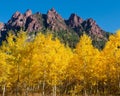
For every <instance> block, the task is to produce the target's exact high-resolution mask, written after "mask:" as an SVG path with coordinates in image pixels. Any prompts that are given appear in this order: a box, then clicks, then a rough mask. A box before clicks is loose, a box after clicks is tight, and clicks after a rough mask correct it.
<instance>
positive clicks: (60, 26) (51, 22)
mask: <svg viewBox="0 0 120 96" xmlns="http://www.w3.org/2000/svg"><path fill="white" fill-rule="evenodd" d="M47 24H48V28H50V29H52V30H54V31H59V30H67V25H66V24H65V21H64V19H63V18H62V17H61V16H60V15H59V14H58V13H57V12H56V11H55V9H54V8H52V9H51V10H49V11H48V13H47Z"/></svg>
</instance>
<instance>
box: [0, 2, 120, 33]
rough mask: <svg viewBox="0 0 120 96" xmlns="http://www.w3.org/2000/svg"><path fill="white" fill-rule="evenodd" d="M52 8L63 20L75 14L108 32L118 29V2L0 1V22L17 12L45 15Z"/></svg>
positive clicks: (119, 11)
mask: <svg viewBox="0 0 120 96" xmlns="http://www.w3.org/2000/svg"><path fill="white" fill-rule="evenodd" d="M52 7H54V8H55V9H56V11H57V12H58V13H59V14H60V15H61V16H62V17H63V18H65V19H67V18H69V16H70V14H71V13H76V14H77V15H79V16H80V17H82V18H83V19H87V18H93V19H94V20H95V21H96V22H97V24H98V25H99V26H100V27H101V28H102V29H104V30H106V31H108V32H115V31H116V30H118V29H120V0H1V1H0V21H1V22H7V21H8V20H9V19H10V18H11V16H12V14H13V13H15V12H16V11H17V10H18V11H20V12H22V13H24V12H25V11H26V10H27V9H31V10H32V11H33V13H35V12H38V11H39V12H41V13H47V11H48V10H49V9H50V8H52Z"/></svg>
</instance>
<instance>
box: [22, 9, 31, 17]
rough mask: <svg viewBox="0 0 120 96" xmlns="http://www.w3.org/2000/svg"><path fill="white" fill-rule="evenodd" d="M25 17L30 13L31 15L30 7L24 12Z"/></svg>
mask: <svg viewBox="0 0 120 96" xmlns="http://www.w3.org/2000/svg"><path fill="white" fill-rule="evenodd" d="M24 15H25V17H29V16H30V15H32V11H31V10H30V9H28V10H27V11H26V12H25V14H24Z"/></svg>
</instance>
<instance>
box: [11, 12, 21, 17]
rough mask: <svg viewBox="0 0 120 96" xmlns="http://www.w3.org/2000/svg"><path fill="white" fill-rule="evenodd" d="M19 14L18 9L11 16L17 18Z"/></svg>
mask: <svg viewBox="0 0 120 96" xmlns="http://www.w3.org/2000/svg"><path fill="white" fill-rule="evenodd" d="M20 15H21V13H20V12H19V11H16V12H15V13H14V14H13V16H12V18H17V17H19V16H20Z"/></svg>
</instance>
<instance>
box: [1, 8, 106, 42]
mask: <svg viewBox="0 0 120 96" xmlns="http://www.w3.org/2000/svg"><path fill="white" fill-rule="evenodd" d="M20 29H22V30H24V31H27V32H29V33H30V32H38V31H40V30H43V29H49V30H52V31H55V32H59V31H68V33H69V32H71V30H72V31H74V32H75V33H76V34H77V35H78V36H81V34H83V32H86V34H88V35H89V36H91V37H92V39H93V40H95V41H99V40H104V41H106V40H107V37H106V34H107V33H106V32H105V31H104V30H102V29H101V28H100V27H99V26H98V25H97V24H96V22H95V20H93V19H92V18H89V19H87V20H83V19H82V18H81V17H79V16H78V15H77V14H74V13H73V14H71V15H70V17H69V19H68V20H64V19H63V18H62V17H61V16H60V15H59V14H58V13H57V12H56V10H55V9H54V8H52V9H50V10H49V11H48V12H47V14H41V13H39V12H37V13H35V14H33V13H32V11H31V10H27V11H26V12H25V13H24V14H22V13H20V12H18V11H17V12H15V13H14V14H13V16H12V17H11V19H10V20H9V21H8V22H7V23H6V24H4V23H0V32H1V38H2V34H4V35H5V34H6V33H7V31H9V30H14V31H19V30H20ZM1 38H0V39H1ZM2 39H3V38H2ZM2 39H1V40H2Z"/></svg>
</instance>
